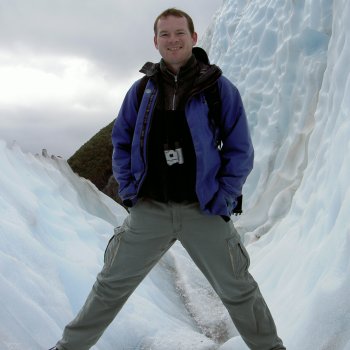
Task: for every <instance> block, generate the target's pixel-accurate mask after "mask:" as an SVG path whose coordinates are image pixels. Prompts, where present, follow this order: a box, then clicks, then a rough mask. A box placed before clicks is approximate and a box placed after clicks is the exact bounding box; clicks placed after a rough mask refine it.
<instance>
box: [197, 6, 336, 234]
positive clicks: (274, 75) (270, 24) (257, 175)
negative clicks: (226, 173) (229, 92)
mask: <svg viewBox="0 0 350 350" xmlns="http://www.w3.org/2000/svg"><path fill="white" fill-rule="evenodd" d="M332 18H333V17H332V1H329V0H326V1H321V2H320V1H319V0H318V1H312V0H309V1H290V0H282V1H280V0H278V1H277V0H275V1H270V0H261V1H242V0H239V1H224V4H223V7H222V8H221V10H220V12H219V13H218V14H217V16H216V19H215V21H214V23H213V25H212V28H211V30H209V31H208V34H207V36H206V37H205V38H204V40H203V42H204V43H205V45H207V48H208V49H209V54H210V57H211V59H212V61H213V62H215V63H217V64H218V65H219V66H220V67H221V68H222V69H223V71H224V73H225V74H226V75H227V76H228V77H229V78H230V79H231V80H232V81H233V82H234V83H235V84H236V85H237V87H238V88H239V90H240V92H241V94H242V95H243V100H244V103H245V107H246V110H247V113H248V116H249V123H250V127H251V132H252V135H253V140H254V146H255V149H256V161H255V167H254V171H253V173H252V174H251V175H250V178H249V181H248V183H247V185H246V187H245V194H246V198H249V201H247V202H246V204H248V205H249V214H250V215H249V221H247V220H245V219H244V218H242V220H241V222H240V223H239V225H241V226H242V229H244V230H247V231H250V232H252V231H254V233H255V235H257V236H260V235H262V234H264V233H265V232H267V231H268V230H269V229H271V227H272V226H273V225H274V223H275V222H276V221H278V220H279V219H280V218H282V217H283V216H285V215H286V213H287V212H288V211H289V209H290V205H291V203H292V198H293V196H294V193H295V191H296V189H297V188H298V187H299V185H300V182H301V179H302V176H303V172H304V170H305V167H306V165H307V162H308V155H307V147H308V140H309V137H310V133H311V131H312V130H313V127H314V123H315V111H316V107H317V102H318V94H319V90H320V88H321V84H322V81H323V74H324V71H325V69H326V65H327V47H328V42H329V38H330V36H331V32H332ZM213 28H215V29H213ZM246 217H247V218H248V216H246Z"/></svg>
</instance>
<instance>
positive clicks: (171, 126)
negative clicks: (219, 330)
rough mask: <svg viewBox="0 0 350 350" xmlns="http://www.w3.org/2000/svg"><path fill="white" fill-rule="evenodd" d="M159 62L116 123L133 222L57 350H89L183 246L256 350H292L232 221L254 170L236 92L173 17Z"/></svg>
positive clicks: (168, 14)
mask: <svg viewBox="0 0 350 350" xmlns="http://www.w3.org/2000/svg"><path fill="white" fill-rule="evenodd" d="M154 33H155V35H154V44H155V47H156V48H157V49H158V50H159V53H160V55H161V56H162V59H161V61H160V63H157V64H152V63H147V64H146V65H145V66H144V67H143V68H142V70H141V72H143V73H145V75H146V76H147V77H148V81H147V85H146V87H145V89H144V93H143V97H142V101H141V102H140V101H139V99H138V94H139V93H138V91H139V90H138V89H139V88H140V87H139V84H140V81H137V82H136V83H135V84H134V85H133V86H132V87H131V89H130V90H129V92H128V93H127V95H126V97H125V100H124V102H123V105H122V107H121V110H120V112H119V115H118V117H117V119H116V121H115V125H114V129H113V134H112V140H113V145H114V153H113V172H114V175H115V177H116V179H117V181H118V183H119V193H120V197H121V198H122V200H123V202H124V204H125V205H127V206H128V207H130V214H129V216H128V217H127V218H126V219H125V221H124V223H123V225H122V226H121V227H119V228H117V229H116V230H115V234H114V236H113V237H112V239H111V240H110V242H109V244H108V246H107V248H106V253H105V264H104V267H103V269H102V271H101V272H100V274H99V275H98V276H97V281H96V283H95V284H94V286H93V289H92V291H91V293H90V295H89V296H88V299H87V301H86V303H85V305H84V306H83V308H82V310H81V311H80V313H79V314H78V315H77V317H76V318H75V319H74V320H73V321H72V322H71V323H70V324H68V325H67V326H66V328H65V330H64V333H63V337H62V339H61V340H60V341H59V342H58V343H57V345H56V347H57V349H59V350H87V349H89V348H90V347H92V346H93V345H94V344H95V343H96V342H97V340H98V339H99V337H100V336H101V335H102V333H103V331H104V330H105V329H106V327H107V326H108V325H109V323H110V322H111V321H112V320H113V319H114V317H115V316H116V315H117V313H118V312H119V311H120V309H121V308H122V306H123V304H124V303H125V302H126V300H127V299H128V297H129V296H130V295H131V293H132V292H133V291H134V289H135V288H136V287H137V286H138V284H139V283H140V282H141V281H142V279H143V278H144V277H145V276H146V275H147V273H148V272H149V271H150V270H151V269H152V267H153V266H154V265H155V264H156V263H157V262H158V261H159V259H160V258H161V257H162V256H163V254H164V253H165V252H166V251H167V250H168V249H169V248H170V247H171V246H172V245H173V243H174V242H175V241H176V240H179V241H180V242H181V243H182V245H183V246H184V248H185V249H186V250H187V252H188V253H189V255H190V256H191V258H192V259H193V261H194V262H195V263H196V264H197V266H198V267H199V268H200V270H201V271H202V272H203V274H204V275H205V276H206V278H207V279H208V280H209V282H210V283H211V285H212V286H213V288H214V290H215V291H216V292H217V294H218V295H219V297H220V298H221V300H222V302H223V303H224V305H225V306H226V308H227V310H228V312H229V314H230V316H231V318H232V320H233V322H234V324H235V326H236V328H237V329H238V331H239V332H240V334H241V336H242V337H243V339H244V341H245V342H246V344H247V345H248V346H249V348H250V349H254V350H272V349H273V350H277V349H285V347H284V346H283V344H282V341H281V339H280V338H279V337H278V336H277V332H276V327H275V324H274V321H273V319H272V316H271V314H270V311H269V309H268V307H267V306H266V304H265V301H264V299H263V297H262V295H261V293H260V291H259V288H258V286H257V283H256V282H255V281H254V279H253V277H252V276H251V275H250V274H249V272H248V267H249V257H248V253H247V251H246V249H245V248H244V246H243V244H242V242H241V240H240V238H239V235H238V233H237V232H236V230H235V228H234V226H233V223H232V221H231V220H230V215H231V213H232V211H233V209H234V207H235V205H236V201H237V197H239V196H240V195H241V191H242V186H243V184H244V182H245V180H246V177H247V176H248V174H249V173H250V171H251V169H252V166H253V147H252V144H251V139H250V135H249V131H248V126H247V120H246V116H245V113H244V108H243V105H242V101H241V98H240V95H239V92H238V91H237V89H236V88H235V87H234V86H233V85H232V83H230V82H229V81H228V80H227V79H226V78H224V77H223V76H222V74H221V71H220V69H219V68H218V67H216V66H215V65H211V66H210V65H207V64H204V63H201V62H198V61H197V60H196V58H195V57H194V55H192V47H193V46H194V45H195V44H196V42H197V34H196V33H195V31H194V27H193V22H192V19H191V18H190V17H189V16H188V15H187V14H186V13H184V12H182V11H180V10H176V9H168V10H166V11H164V12H163V13H162V14H160V15H159V16H158V17H157V19H156V21H155V24H154ZM215 84H217V87H218V90H219V93H220V100H221V115H220V137H221V147H220V148H219V147H218V144H217V142H216V139H215V134H216V133H215V125H213V123H212V121H211V120H210V118H209V117H208V112H209V107H208V103H207V101H206V97H205V96H206V94H205V90H206V89H207V88H208V87H210V86H214V85H215Z"/></svg>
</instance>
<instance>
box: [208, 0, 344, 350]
mask: <svg viewBox="0 0 350 350" xmlns="http://www.w3.org/2000/svg"><path fill="white" fill-rule="evenodd" d="M349 15H350V3H349V2H348V1H345V0H340V1H338V0H337V1H312V0H308V1H289V0H288V1H280V0H278V1H263V0H262V1H224V5H223V7H222V9H221V10H220V12H219V13H218V14H217V16H216V19H215V23H214V24H213V26H212V28H210V30H209V31H208V32H207V37H206V39H205V40H207V49H209V52H210V56H211V59H212V60H213V61H214V62H215V61H216V62H217V63H218V64H219V65H221V66H222V68H223V70H224V72H225V74H226V75H228V76H229V77H230V78H231V80H232V81H233V82H235V84H236V85H237V86H238V88H239V90H240V91H241V92H242V95H243V100H244V102H245V105H246V109H247V114H248V116H249V122H250V126H251V129H252V134H253V140H254V144H255V148H256V162H255V169H254V171H253V173H252V175H251V176H250V177H249V179H248V183H247V186H246V199H247V201H248V203H247V205H248V208H247V214H246V215H245V216H244V217H242V218H241V219H239V220H238V222H237V223H236V225H237V227H238V228H239V229H240V231H241V232H242V233H244V232H246V234H245V240H246V242H247V243H249V242H254V241H256V240H257V239H258V238H259V237H261V238H260V239H258V240H257V241H256V242H255V243H252V244H249V245H248V250H249V252H250V253H251V256H252V273H253V275H254V276H256V278H257V280H258V281H259V282H260V286H261V288H262V290H263V292H264V293H265V294H266V299H267V300H268V303H269V305H271V309H272V311H273V314H274V315H275V319H276V322H277V324H278V326H279V331H280V334H281V336H282V337H283V338H284V340H285V341H286V344H287V348H288V349H318V350H340V349H342V350H343V349H350V317H349V315H350V306H349V302H348V298H349V297H348V296H349V295H350V277H349V276H350V275H349V272H350V254H349V251H350V221H349V220H348V217H349V213H350V190H349V185H350V176H349V175H350V152H349V147H350V141H349V140H350V138H349V135H350V122H349V117H350V115H349V114H350V99H349V96H350V68H349V62H350V25H349V21H348V18H349ZM262 235H265V236H263V237H262ZM234 346H237V349H241V348H242V349H243V348H245V347H244V346H243V345H241V347H240V346H239V344H238V342H237V343H236V342H234V341H231V342H229V343H228V344H227V349H230V348H232V349H236V347H234ZM223 349H226V347H223Z"/></svg>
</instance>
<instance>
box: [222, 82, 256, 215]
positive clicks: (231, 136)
mask: <svg viewBox="0 0 350 350" xmlns="http://www.w3.org/2000/svg"><path fill="white" fill-rule="evenodd" d="M219 90H220V95H221V127H220V130H221V131H220V132H221V138H222V148H221V151H220V152H221V154H220V156H221V167H220V171H219V174H218V180H219V183H220V190H219V193H218V195H219V196H221V197H224V198H225V201H226V204H227V208H228V212H229V213H232V211H233V209H234V208H235V206H236V204H237V198H238V197H239V196H240V195H241V194H242V187H243V185H244V183H245V181H246V179H247V177H248V175H249V173H250V172H251V170H252V169H253V162H254V149H253V144H252V140H251V137H250V132H249V127H248V121H247V117H246V114H245V111H244V107H243V103H242V99H241V96H240V93H239V91H238V89H237V88H236V87H235V86H234V85H233V84H232V83H231V82H230V81H229V80H228V79H227V78H225V77H221V78H220V79H219Z"/></svg>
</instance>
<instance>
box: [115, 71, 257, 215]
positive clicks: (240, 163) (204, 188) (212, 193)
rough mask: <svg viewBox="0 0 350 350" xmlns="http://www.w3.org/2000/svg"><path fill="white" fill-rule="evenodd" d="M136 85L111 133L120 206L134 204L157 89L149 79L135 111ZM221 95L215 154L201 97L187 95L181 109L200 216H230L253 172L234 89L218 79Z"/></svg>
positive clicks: (251, 153) (144, 163)
mask: <svg viewBox="0 0 350 350" xmlns="http://www.w3.org/2000/svg"><path fill="white" fill-rule="evenodd" d="M139 82H140V80H138V81H136V82H135V83H134V84H133V85H132V86H131V88H130V90H129V91H128V93H127V94H126V97H125V99H124V102H123V104H122V106H121V109H120V111H119V114H118V117H117V118H116V121H115V124H114V127H113V132H112V143H113V147H114V150H113V157H112V158H113V159H112V168H113V174H114V176H115V178H116V180H117V182H118V184H119V195H120V198H121V199H122V200H123V201H124V202H128V203H129V204H130V205H134V204H135V203H136V201H137V199H138V193H139V190H140V188H141V185H142V183H143V180H144V179H145V175H146V172H147V157H146V151H147V137H148V134H149V130H150V122H151V118H152V113H153V109H154V107H155V101H156V98H157V94H158V88H157V86H156V85H155V83H154V81H153V80H152V79H149V81H148V83H147V85H146V88H145V92H144V95H143V98H142V101H141V104H140V106H138V101H137V86H138V84H139ZM218 88H219V92H220V95H221V104H222V106H221V124H222V126H221V130H220V136H221V139H222V148H221V149H220V150H219V149H218V147H217V144H216V141H215V136H214V132H213V130H212V126H211V123H210V121H209V118H208V105H207V104H206V101H205V97H204V93H203V92H198V93H197V94H195V95H194V96H192V97H191V98H190V99H189V100H188V101H187V104H186V106H185V114H186V118H187V123H188V126H189V129H190V132H191V135H192V140H193V144H194V149H195V153H196V160H197V164H196V172H197V174H196V194H197V197H198V201H199V204H200V208H201V210H202V211H203V213H206V214H211V215H222V216H230V215H231V214H232V211H233V209H234V208H235V206H236V198H237V197H238V196H239V195H241V192H242V187H243V184H244V182H245V180H246V178H247V176H248V175H249V173H250V171H251V170H252V168H253V158H254V151H253V146H252V142H251V138H250V133H249V129H248V124H247V118H246V115H245V112H244V107H243V104H242V100H241V96H240V94H239V92H238V90H237V88H236V87H235V86H234V85H233V84H232V83H231V82H230V81H229V80H228V79H227V78H225V77H224V76H221V77H219V78H218Z"/></svg>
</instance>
